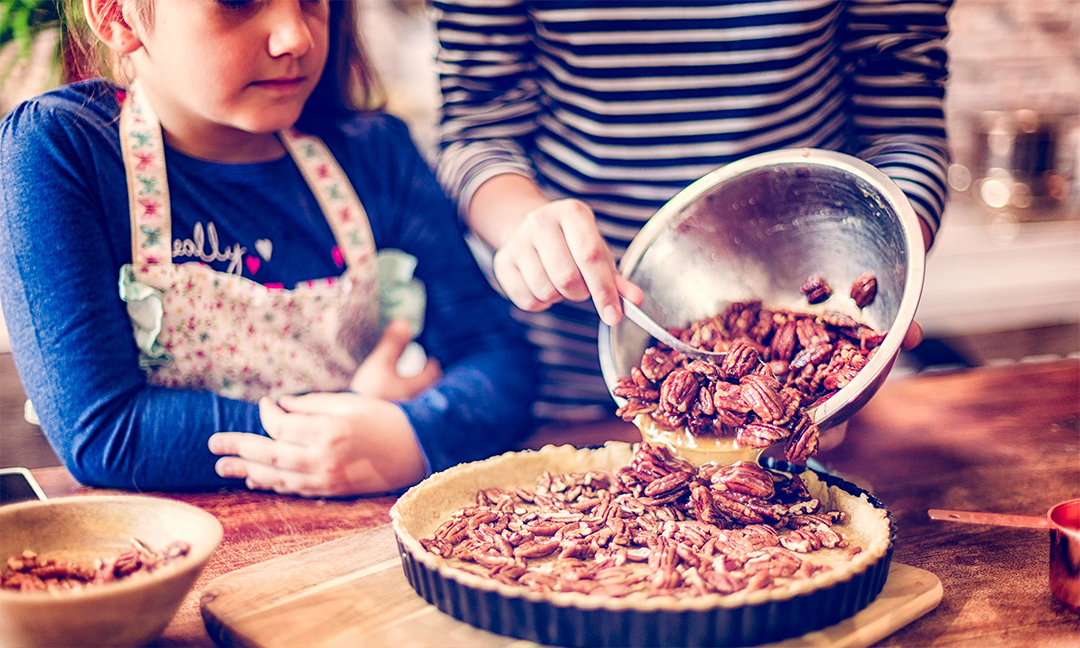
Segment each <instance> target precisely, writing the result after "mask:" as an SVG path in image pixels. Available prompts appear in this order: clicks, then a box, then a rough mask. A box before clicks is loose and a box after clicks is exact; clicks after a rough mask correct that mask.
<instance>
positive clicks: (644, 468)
mask: <svg viewBox="0 0 1080 648" xmlns="http://www.w3.org/2000/svg"><path fill="white" fill-rule="evenodd" d="M786 467H787V468H788V469H790V470H791V471H792V472H780V471H776V470H767V469H765V468H763V467H761V466H759V465H757V464H751V463H743V464H737V465H735V466H726V467H725V466H718V465H716V464H706V465H703V466H700V467H697V468H695V467H694V466H692V465H690V464H689V463H687V462H685V461H682V460H681V459H678V458H676V457H674V456H673V455H672V454H671V453H670V452H668V451H667V450H666V449H665V448H663V447H659V446H651V445H649V444H636V445H634V446H631V445H629V444H625V443H609V444H607V445H605V446H604V447H603V448H599V449H577V448H573V447H570V446H560V447H555V446H546V447H545V448H543V449H541V450H539V451H525V452H516V453H507V454H504V455H501V456H498V457H494V458H491V459H488V460H485V461H481V462H475V463H472V464H464V465H461V466H457V467H455V468H451V469H449V470H447V471H444V472H442V473H438V474H436V475H433V476H432V477H429V478H428V479H427V480H425V481H424V482H422V483H421V484H419V485H417V486H415V487H413V488H412V489H410V490H409V491H408V492H407V493H406V494H405V495H403V496H402V497H401V498H400V499H399V500H398V502H397V503H396V504H395V505H394V507H393V509H392V510H391V518H392V520H393V526H394V530H395V533H396V535H397V540H398V546H399V553H400V555H401V559H402V565H403V567H404V570H405V573H406V576H407V578H408V580H409V582H410V584H411V585H412V587H413V588H414V589H415V590H416V591H417V593H419V594H420V595H421V596H422V597H424V598H425V599H426V600H428V601H429V602H430V603H432V604H434V605H436V606H437V607H439V609H440V610H442V611H443V612H446V613H448V614H451V615H452V616H454V617H456V618H458V619H460V620H463V621H466V622H468V623H470V624H472V625H474V626H477V627H480V628H483V629H486V630H489V631H492V632H496V633H500V634H506V635H512V636H515V637H518V638H522V639H526V640H530V641H536V642H539V643H542V644H550V645H565V646H645V645H649V646H653V645H683V646H734V645H749V644H755V643H762V642H766V641H777V640H780V639H784V638H786V637H791V636H797V635H800V634H804V633H806V632H809V631H811V630H816V629H820V628H823V627H826V626H829V625H832V624H834V623H837V622H839V621H840V620H842V619H845V618H847V617H849V616H851V615H853V614H855V613H856V612H857V611H858V610H860V609H862V608H863V607H865V606H866V605H868V604H869V603H870V601H872V600H873V599H874V597H875V596H876V595H877V593H878V592H880V590H881V588H882V587H883V585H884V582H885V577H886V575H887V572H888V566H889V561H890V559H891V553H892V545H893V541H894V539H895V525H894V524H893V522H892V519H891V516H889V514H888V512H887V511H886V510H885V508H884V506H883V505H881V503H880V502H878V501H877V500H875V499H873V498H872V497H870V496H869V495H867V494H866V493H865V492H863V491H861V490H859V489H858V488H857V487H855V486H852V485H851V484H848V483H847V482H843V481H841V480H838V479H836V478H833V477H831V476H827V475H818V474H817V473H814V472H813V471H809V470H805V469H803V468H801V467H797V466H794V465H792V464H786ZM800 471H801V472H800ZM809 609H813V610H815V614H813V615H807V614H805V611H806V610H809Z"/></svg>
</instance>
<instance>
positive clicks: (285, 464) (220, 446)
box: [209, 393, 425, 497]
mask: <svg viewBox="0 0 1080 648" xmlns="http://www.w3.org/2000/svg"><path fill="white" fill-rule="evenodd" d="M259 413H260V416H261V417H262V424H263V427H265V428H266V431H267V433H268V434H269V435H270V437H269V438H267V437H264V436H261V435H258V434H248V433H244V432H219V433H218V434H215V435H213V436H211V437H210V442H209V445H210V451H211V452H213V453H214V454H218V455H228V456H224V457H222V458H221V459H219V460H218V462H217V465H216V467H215V468H216V470H217V473H218V474H219V475H221V476H222V477H239V478H244V479H245V480H246V484H247V487H248V488H251V489H260V490H273V491H275V492H278V493H291V494H296V495H301V496H304V497H335V496H342V495H366V494H372V493H385V492H389V491H394V490H397V489H399V488H403V487H405V486H410V485H412V484H415V483H416V482H418V481H420V479H421V478H423V476H424V470H425V468H424V459H423V454H422V453H421V451H420V446H419V444H418V443H417V441H416V436H415V434H413V429H412V426H411V425H410V424H409V420H408V418H407V417H406V416H405V412H403V411H402V410H401V408H400V407H398V406H397V405H395V404H393V403H391V402H389V401H386V400H381V399H376V398H370V397H365V396H361V395H359V394H352V393H315V394H307V395H304V396H285V397H282V398H281V401H280V404H279V403H274V402H273V401H272V400H270V399H269V398H263V399H262V400H260V401H259Z"/></svg>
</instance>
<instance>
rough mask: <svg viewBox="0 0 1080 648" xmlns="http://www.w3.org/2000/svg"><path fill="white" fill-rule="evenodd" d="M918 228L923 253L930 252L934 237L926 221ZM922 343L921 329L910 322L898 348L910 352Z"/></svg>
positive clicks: (914, 322) (915, 323) (917, 324)
mask: <svg viewBox="0 0 1080 648" xmlns="http://www.w3.org/2000/svg"><path fill="white" fill-rule="evenodd" d="M919 226H920V229H921V230H922V240H923V246H924V251H926V252H929V251H930V244H931V243H933V241H934V237H933V235H932V234H930V226H929V225H927V224H926V221H925V220H924V219H922V218H919ZM922 341H923V329H922V327H921V326H919V323H918V322H916V321H914V320H912V322H911V326H909V327H908V330H907V333H905V334H904V339H903V340H901V341H900V348H901V349H903V350H904V351H911V350H912V349H914V348H915V347H917V346H919V345H920V344H922Z"/></svg>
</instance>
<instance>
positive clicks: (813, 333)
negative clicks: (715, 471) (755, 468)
mask: <svg viewBox="0 0 1080 648" xmlns="http://www.w3.org/2000/svg"><path fill="white" fill-rule="evenodd" d="M669 330H670V331H671V333H672V334H673V335H675V336H676V337H678V338H679V339H681V340H682V341H683V342H686V343H688V344H690V345H692V346H695V347H698V348H702V349H706V350H709V351H727V355H726V356H724V360H723V362H722V364H720V365H719V366H717V365H713V364H710V363H708V362H704V361H701V360H690V359H689V358H687V357H686V356H684V355H683V354H681V353H679V352H677V351H674V350H672V349H670V348H668V347H667V346H665V345H662V344H656V345H655V346H651V347H649V348H648V349H646V350H645V353H644V355H643V356H642V358H641V363H640V365H639V366H636V367H632V368H631V369H630V376H629V377H624V378H620V379H619V380H618V383H617V384H616V386H615V388H614V389H613V390H612V391H613V392H614V393H615V395H616V396H620V397H622V398H625V399H626V401H627V402H626V404H625V405H623V406H622V407H620V408H619V409H618V411H617V413H618V415H619V416H620V417H622V418H623V419H624V420H627V421H633V420H635V419H637V418H638V417H639V416H644V417H647V418H648V419H649V420H651V422H652V423H653V424H655V425H656V426H657V427H659V428H660V429H663V430H676V429H683V428H684V429H685V430H686V431H687V432H688V433H690V434H691V435H693V436H696V437H712V438H719V439H729V440H731V441H732V442H733V443H734V444H735V445H737V446H741V447H750V448H765V447H768V446H771V445H773V444H778V443H785V444H786V446H785V452H786V455H787V458H788V459H789V460H791V461H795V462H802V461H805V460H806V459H807V458H809V457H811V456H813V454H814V453H815V452H816V451H817V444H818V434H819V431H818V428H817V426H816V425H814V423H813V421H812V420H811V418H810V416H809V415H808V414H807V413H806V410H808V409H810V408H813V407H815V406H817V405H819V404H820V403H823V402H824V401H825V400H827V399H828V398H829V397H831V396H832V395H833V394H835V393H836V392H837V391H839V390H840V389H842V388H843V387H844V386H846V385H847V384H848V383H850V382H851V381H852V379H854V377H855V375H856V374H857V373H858V372H859V370H860V369H862V368H863V367H864V366H866V364H867V363H868V362H869V361H870V358H872V357H873V356H874V352H875V350H876V349H877V348H878V346H879V345H880V344H881V342H882V341H883V340H884V339H885V334H884V333H878V332H876V331H875V330H874V329H872V328H871V327H869V326H867V325H865V324H861V323H859V322H857V321H855V320H854V319H853V318H851V317H849V316H848V315H844V314H842V313H838V312H826V313H822V314H819V315H813V314H810V313H802V312H795V311H791V310H787V309H768V308H764V307H763V306H762V303H761V301H760V300H752V301H745V302H736V303H733V304H731V305H729V306H728V307H727V308H726V309H725V310H724V311H723V312H721V313H720V314H718V315H716V316H714V317H708V318H705V319H701V320H697V321H695V322H691V323H690V325H689V326H688V327H686V328H685V329H669Z"/></svg>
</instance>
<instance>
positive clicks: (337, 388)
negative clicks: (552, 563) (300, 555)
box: [0, 0, 533, 496]
mask: <svg viewBox="0 0 1080 648" xmlns="http://www.w3.org/2000/svg"><path fill="white" fill-rule="evenodd" d="M354 9H355V7H354V4H353V3H351V2H331V1H329V0H317V1H315V0H303V1H301V0H267V1H257V2H249V1H243V0H241V1H232V0H85V1H84V10H85V14H86V18H87V22H88V23H89V26H90V28H91V29H92V30H93V32H94V33H95V34H96V35H97V36H98V38H99V39H100V40H101V42H102V43H104V44H105V45H106V46H107V47H108V48H109V50H111V51H112V52H113V53H115V54H117V55H119V57H120V60H121V61H122V62H123V63H124V64H125V65H126V66H127V67H128V71H129V72H130V73H131V75H132V77H133V79H134V80H133V82H132V83H130V84H128V85H127V86H126V87H121V86H119V85H114V84H112V83H110V82H107V81H104V80H100V79H98V80H91V81H85V82H80V83H75V84H73V85H70V86H67V87H64V88H61V89H59V90H57V91H54V92H50V93H47V94H45V95H42V96H40V97H37V98H36V99H33V100H31V101H29V102H26V103H24V104H23V105H21V106H19V107H18V108H16V109H15V110H14V111H12V113H11V114H9V115H8V116H7V117H6V118H5V119H4V121H3V123H2V124H0V160H2V162H0V287H2V290H3V292H2V294H0V299H2V303H3V307H4V315H5V317H6V318H7V321H8V326H9V328H10V334H11V342H12V349H13V352H14V354H15V360H16V364H17V367H18V369H19V372H20V376H21V378H22V381H23V383H24V386H25V389H26V391H27V394H28V396H29V397H30V401H31V402H32V403H33V405H34V407H35V408H36V411H37V413H38V415H39V416H40V420H41V425H42V429H43V431H44V433H45V434H46V436H47V437H48V439H49V441H50V443H51V444H52V445H53V447H54V449H55V450H56V451H57V454H58V455H59V456H60V457H61V458H62V459H63V461H64V463H65V464H66V465H67V467H68V469H69V470H70V471H71V472H72V474H73V475H75V477H76V478H77V479H79V480H80V481H82V482H84V483H87V484H93V485H99V486H106V487H119V488H140V489H143V488H151V489H165V488H192V487H213V486H221V485H227V484H233V483H237V482H236V481H235V479H237V478H241V479H245V480H246V484H247V486H248V487H249V488H262V489H273V490H276V491H278V492H286V493H297V494H300V495H305V496H329V495H348V494H360V493H372V492H382V491H388V490H394V489H397V488H401V487H404V486H407V485H409V484H412V483H414V482H416V481H418V480H419V479H420V478H422V477H423V476H424V475H425V474H427V473H429V472H431V471H437V470H441V469H443V468H446V467H448V466H450V465H453V464H455V463H458V462H461V461H466V460H472V459H476V458H480V457H483V456H486V455H487V454H490V453H492V452H496V451H502V450H504V449H508V448H509V447H511V446H512V445H513V444H514V443H515V442H516V441H517V440H519V438H520V437H521V436H522V435H523V434H525V433H527V431H528V429H529V423H530V421H529V418H528V403H529V402H530V400H531V397H532V391H533V368H532V366H531V364H530V359H529V358H530V351H529V349H528V347H527V346H526V344H525V343H524V341H523V339H522V338H521V337H520V335H519V331H518V330H517V329H516V328H515V326H514V324H513V322H512V320H511V319H510V318H509V316H508V313H507V312H506V308H505V306H504V305H503V302H502V300H501V299H500V298H499V297H498V296H497V295H496V294H495V293H494V292H493V291H492V290H491V289H490V287H489V286H488V284H487V283H486V282H485V280H484V279H483V277H482V275H481V273H480V272H479V270H478V268H477V267H476V266H475V265H474V263H473V261H472V257H471V256H470V255H469V253H468V250H467V248H466V247H465V245H464V242H463V240H462V238H461V235H460V232H459V231H458V230H457V226H456V223H455V216H454V208H453V206H452V204H451V203H450V201H449V200H448V199H447V198H446V197H445V196H444V194H443V193H442V192H441V190H440V188H439V186H438V184H437V183H436V181H435V180H434V177H433V175H432V174H431V172H430V170H429V168H428V167H427V165H426V164H425V163H424V161H423V160H422V159H421V157H420V156H419V154H418V153H417V151H416V149H415V147H414V146H413V144H412V142H411V140H410V138H409V134H408V131H407V129H406V127H405V126H404V125H403V124H402V123H401V122H399V121H398V120H396V119H394V118H392V117H390V116H387V115H385V114H379V113H375V112H367V113H364V112H358V111H357V110H355V109H354V106H356V105H357V102H358V101H359V102H361V103H363V102H366V101H367V99H368V98H369V94H368V93H369V92H370V90H371V88H372V85H371V79H372V77H371V75H370V74H369V73H368V69H369V67H368V65H367V63H366V60H365V59H364V56H363V54H362V50H361V49H360V48H359V42H358V38H357V37H356V35H355V33H354V29H355V25H356V16H355V11H354ZM384 248H396V249H399V250H401V251H403V252H404V253H406V254H402V253H400V252H399V253H394V255H393V256H387V255H379V258H378V259H377V257H376V250H377V249H378V250H381V249H384ZM409 255H411V256H409ZM413 257H415V274H416V277H417V279H419V281H420V282H422V284H423V290H421V291H418V290H417V285H416V282H415V281H412V282H410V281H409V274H410V269H411V267H410V266H411V263H412V262H413ZM395 278H396V279H399V280H400V281H398V283H399V284H402V285H401V286H399V287H398V289H397V290H393V291H391V290H388V289H387V284H388V283H392V282H393V281H392V280H394V279H395ZM118 286H119V293H118ZM380 286H381V290H380ZM403 291H404V292H403ZM380 294H381V297H382V298H381V299H380ZM425 294H426V317H424V316H420V315H418V311H424V310H425V309H424V305H423V297H424V295H425ZM402 295H404V296H402ZM380 302H382V308H381V309H380ZM410 310H411V311H413V315H414V318H413V319H414V322H413V324H414V326H413V330H410V327H409V326H408V325H407V324H406V323H405V322H403V321H401V320H396V321H394V322H392V323H391V324H390V325H389V326H386V327H385V334H382V338H381V341H380V329H381V328H382V325H383V323H385V322H386V320H388V319H389V318H390V317H392V316H394V315H395V314H398V313H401V312H408V311H410ZM421 318H422V321H421ZM420 325H422V328H423V333H422V334H421V335H420V337H419V341H420V342H421V343H422V345H423V347H424V348H425V349H426V351H427V353H428V355H429V356H431V357H432V358H433V359H434V360H432V361H429V362H428V364H427V365H426V366H425V367H424V369H423V371H421V372H420V373H419V374H417V375H415V376H412V377H402V376H399V375H398V374H397V372H396V370H395V365H396V363H397V360H398V356H400V355H401V350H402V349H403V348H404V347H405V345H406V344H407V343H408V342H409V340H410V339H411V335H412V333H413V332H414V330H415V328H418V327H419V326H420ZM365 357H366V358H367V359H366V360H364V362H363V365H362V366H361V365H360V361H361V360H363V359H364V358H365ZM440 367H441V369H440ZM350 387H352V391H347V390H349V388H350ZM295 394H304V395H300V396H296V395H295ZM216 455H220V458H218V457H217V456H216Z"/></svg>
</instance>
